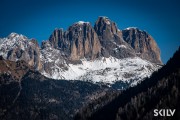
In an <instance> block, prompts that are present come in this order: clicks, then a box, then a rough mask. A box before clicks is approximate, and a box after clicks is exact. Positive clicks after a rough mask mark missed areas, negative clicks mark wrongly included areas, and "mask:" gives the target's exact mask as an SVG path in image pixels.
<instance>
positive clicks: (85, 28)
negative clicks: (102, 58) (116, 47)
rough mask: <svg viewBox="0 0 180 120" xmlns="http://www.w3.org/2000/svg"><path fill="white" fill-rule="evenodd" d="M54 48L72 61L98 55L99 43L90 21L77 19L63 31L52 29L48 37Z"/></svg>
mask: <svg viewBox="0 0 180 120" xmlns="http://www.w3.org/2000/svg"><path fill="white" fill-rule="evenodd" d="M49 41H50V43H51V45H52V46H53V47H54V48H57V49H60V50H61V51H62V52H64V53H65V54H66V55H67V56H68V57H69V58H70V60H72V61H76V60H79V59H81V58H84V57H85V58H88V59H94V58H97V57H98V56H99V55H100V50H101V45H100V42H99V39H98V36H97V34H96V32H95V31H94V29H93V28H92V27H91V25H90V23H88V22H83V21H79V22H77V23H74V24H73V25H72V26H70V27H69V29H68V30H67V31H65V32H63V30H62V29H56V30H54V32H53V34H52V35H51V37H50V39H49Z"/></svg>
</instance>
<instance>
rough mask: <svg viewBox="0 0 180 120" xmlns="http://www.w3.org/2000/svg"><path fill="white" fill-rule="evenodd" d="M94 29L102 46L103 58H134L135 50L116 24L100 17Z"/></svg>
mask: <svg viewBox="0 0 180 120" xmlns="http://www.w3.org/2000/svg"><path fill="white" fill-rule="evenodd" d="M94 29H95V31H96V33H97V35H98V37H99V40H100V43H101V45H102V49H101V54H102V56H105V57H109V56H113V57H116V58H126V57H134V56H135V53H134V50H133V49H132V48H131V47H130V46H129V45H128V44H127V43H126V42H125V41H124V40H123V38H122V32H121V30H119V29H118V27H117V25H116V23H114V22H112V21H111V20H110V19H109V18H107V17H99V18H98V20H97V21H96V23H95V25H94Z"/></svg>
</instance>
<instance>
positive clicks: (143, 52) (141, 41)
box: [122, 27, 162, 64]
mask: <svg viewBox="0 0 180 120" xmlns="http://www.w3.org/2000/svg"><path fill="white" fill-rule="evenodd" d="M122 33H123V39H124V40H125V41H126V42H127V43H128V44H129V45H131V47H132V48H133V49H134V50H135V52H136V55H137V56H139V57H141V58H142V59H146V60H148V61H151V62H153V63H159V64H162V61H161V58H160V49H159V47H158V45H157V43H156V41H155V40H154V39H153V37H152V36H151V35H149V34H148V33H147V32H146V31H142V30H140V29H138V28H134V27H130V28H127V29H125V30H123V31H122Z"/></svg>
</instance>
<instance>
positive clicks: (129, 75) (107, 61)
mask: <svg viewBox="0 0 180 120" xmlns="http://www.w3.org/2000/svg"><path fill="white" fill-rule="evenodd" d="M81 61H82V64H76V65H74V64H66V66H67V68H68V70H64V69H62V68H60V67H58V66H57V65H55V66H53V68H51V69H52V70H53V72H52V75H49V74H48V73H46V72H44V71H43V72H42V74H43V75H45V76H46V77H49V78H53V79H67V80H82V81H91V82H93V83H97V82H103V83H108V84H113V83H115V82H116V81H124V82H130V81H131V80H135V81H134V82H132V85H136V84H137V83H138V82H140V81H141V80H143V79H144V78H145V77H149V76H150V75H151V74H152V72H154V71H156V70H157V69H158V68H159V66H157V65H155V64H152V63H151V62H149V61H146V60H142V59H141V58H139V57H135V58H125V59H117V58H114V57H109V58H104V57H102V58H100V59H96V60H93V61H88V60H86V59H82V60H81Z"/></svg>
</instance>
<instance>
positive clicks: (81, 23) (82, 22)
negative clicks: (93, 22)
mask: <svg viewBox="0 0 180 120" xmlns="http://www.w3.org/2000/svg"><path fill="white" fill-rule="evenodd" d="M75 24H80V25H83V24H90V22H84V21H78V22H76V23H75Z"/></svg>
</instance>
